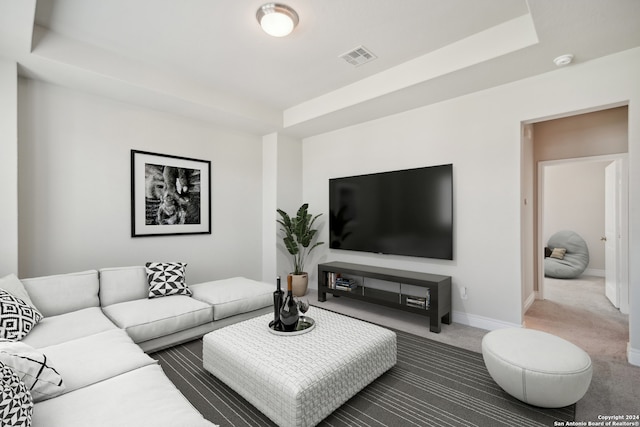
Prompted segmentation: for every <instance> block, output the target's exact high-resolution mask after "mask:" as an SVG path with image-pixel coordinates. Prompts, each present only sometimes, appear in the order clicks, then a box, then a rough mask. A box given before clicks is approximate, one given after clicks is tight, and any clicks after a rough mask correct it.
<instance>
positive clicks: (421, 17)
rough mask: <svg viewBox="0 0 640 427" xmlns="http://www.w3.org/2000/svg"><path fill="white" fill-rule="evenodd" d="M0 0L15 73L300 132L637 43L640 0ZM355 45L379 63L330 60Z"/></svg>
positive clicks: (0, 29) (3, 36) (4, 48)
mask: <svg viewBox="0 0 640 427" xmlns="http://www.w3.org/2000/svg"><path fill="white" fill-rule="evenodd" d="M285 2H286V4H288V5H289V6H291V7H293V8H294V9H295V10H296V11H297V12H298V14H299V16H300V24H299V25H298V27H297V28H296V29H295V31H294V32H293V33H292V34H291V35H290V36H289V37H286V38H273V37H270V36H268V35H266V34H265V33H263V32H262V31H261V30H260V28H259V26H258V23H257V21H256V18H255V13H256V10H257V9H258V7H259V6H260V5H261V4H263V3H264V2H263V1H261V0H244V1H238V0H181V1H176V0H108V1H105V0H48V1H44V0H40V1H37V2H36V0H0V56H4V57H8V58H9V59H13V60H15V61H17V62H18V63H19V64H20V72H21V74H22V75H24V76H27V77H31V78H37V79H43V80H46V81H50V82H53V83H57V84H62V85H65V86H70V87H75V88H78V89H80V90H86V91H89V92H92V93H97V94H100V95H105V96H110V97H113V98H115V99H120V100H123V101H127V102H134V103H137V104H141V105H145V106H149V107H153V108H157V109H160V110H165V111H170V112H172V113H177V114H184V115H187V116H192V117H195V118H198V119H203V120H208V121H212V122H216V123H224V124H226V125H228V126H232V127H238V128H241V129H243V130H247V131H250V132H255V133H258V134H266V133H270V132H274V131H282V132H286V133H291V134H293V135H298V136H305V135H311V134H314V133H319V132H324V131H327V130H331V129H334V128H337V127H341V126H346V125H349V124H353V123H356V122H361V121H363V120H370V119H372V118H376V117H380V116H384V115H387V114H392V113H394V112H399V111H404V110H406V109H409V108H414V107H416V106H419V105H425V104H428V103H432V102H437V101H440V100H443V99H447V98H450V97H454V96H459V95H461V94H464V93H469V92H472V91H476V90H481V89H484V88H487V87H492V86H495V85H499V84H503V83H507V82H510V81H514V80H518V79H521V78H524V77H528V76H532V75H535V74H539V73H544V72H549V71H552V70H554V69H555V65H554V64H553V62H552V60H553V58H555V57H556V56H558V55H561V54H565V53H572V54H574V55H575V64H579V63H581V62H585V61H589V60H592V59H595V58H597V57H601V56H605V55H608V54H612V53H615V52H619V51H622V50H626V49H630V48H633V47H636V46H640V25H639V23H640V0H607V1H604V0H528V1H525V0H483V1H477V0H446V1H443V0H395V1H394V0H316V1H305V0H285ZM360 45H362V46H365V47H366V48H368V49H369V50H371V51H372V52H373V53H374V54H375V55H376V56H377V57H378V59H376V60H374V61H372V62H370V63H367V64H364V65H362V66H360V67H353V66H352V65H350V64H348V63H347V62H345V61H344V60H342V59H340V58H339V56H340V55H341V54H343V53H345V52H347V51H349V50H351V49H353V48H356V47H358V46H360Z"/></svg>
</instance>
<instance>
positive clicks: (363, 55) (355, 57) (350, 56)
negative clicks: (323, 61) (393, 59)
mask: <svg viewBox="0 0 640 427" xmlns="http://www.w3.org/2000/svg"><path fill="white" fill-rule="evenodd" d="M340 58H342V59H344V60H345V61H347V62H348V63H349V64H351V65H353V66H354V67H359V66H360V65H362V64H366V63H367V62H370V61H373V60H374V59H376V58H377V56H375V55H374V54H373V53H371V51H370V50H368V49H367V48H366V47H364V46H358V47H357V48H355V49H353V50H350V51H349V52H347V53H343V54H342V55H340Z"/></svg>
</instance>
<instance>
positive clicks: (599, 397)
mask: <svg viewBox="0 0 640 427" xmlns="http://www.w3.org/2000/svg"><path fill="white" fill-rule="evenodd" d="M544 286H545V299H544V300H536V301H535V302H534V303H533V305H532V306H531V307H530V308H529V310H528V311H527V312H526V313H525V318H524V322H525V327H527V328H531V329H538V330H542V331H545V332H549V333H552V334H554V335H557V336H560V337H562V338H564V339H566V340H568V341H571V342H572V343H574V344H576V345H577V346H579V347H581V348H583V349H584V350H585V351H586V352H587V353H588V354H589V356H591V361H592V363H593V379H592V381H591V386H590V387H589V390H588V391H587V394H586V395H585V397H584V398H583V399H582V400H580V402H578V405H577V407H576V420H578V421H580V420H582V421H597V420H598V418H597V417H598V416H599V415H615V414H620V415H640V399H638V396H639V395H640V367H637V366H633V365H630V364H629V363H628V362H627V343H628V341H629V316H628V315H624V314H622V313H620V311H619V310H618V309H616V308H615V307H614V306H613V305H612V304H611V303H610V302H609V300H608V299H607V297H606V296H605V294H604V278H602V277H593V276H582V277H580V278H578V279H572V280H560V279H551V278H546V279H545V284H544Z"/></svg>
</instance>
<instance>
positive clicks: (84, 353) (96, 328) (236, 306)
mask: <svg viewBox="0 0 640 427" xmlns="http://www.w3.org/2000/svg"><path fill="white" fill-rule="evenodd" d="M14 277H15V276H14ZM2 280H4V279H0V288H1V287H2V283H3V282H2ZM16 280H17V279H16ZM20 282H21V283H22V285H23V286H24V289H26V291H27V293H28V296H29V297H30V299H31V303H32V304H33V306H35V307H36V308H37V309H38V310H39V311H40V312H41V314H42V315H43V316H44V317H43V318H42V320H40V321H39V323H38V324H36V325H35V327H33V329H32V330H31V331H30V332H29V333H28V334H27V335H26V336H25V337H24V338H23V339H22V341H21V342H22V343H24V344H27V345H29V346H31V347H33V348H34V349H36V350H37V351H38V352H41V353H42V354H44V355H45V356H46V358H47V363H48V364H49V366H51V367H52V368H54V369H55V370H56V371H57V372H58V373H59V374H60V377H62V381H63V387H64V391H63V393H62V394H59V395H57V396H55V397H52V398H49V399H46V400H41V401H38V402H36V403H35V405H34V408H33V415H32V424H31V425H32V426H33V427H58V426H59V427H74V426H78V427H79V426H82V427H86V426H92V427H95V426H104V427H107V426H131V427H134V426H135V427H145V426H149V427H152V426H153V427H163V426H166V427H180V426H185V427H199V426H211V425H213V424H212V423H210V422H209V421H207V420H205V419H204V418H203V417H202V416H201V414H200V413H198V412H197V411H196V410H195V409H194V408H193V407H192V406H191V404H190V403H189V402H188V401H187V400H186V399H185V398H184V397H183V396H182V394H181V393H180V392H179V391H178V390H177V389H176V388H175V386H174V385H173V384H172V383H171V381H170V380H169V379H168V378H167V377H166V376H165V375H164V373H163V371H162V368H161V367H160V366H159V365H158V364H157V362H156V361H155V360H154V359H153V358H152V357H150V356H149V355H148V354H147V353H145V351H146V352H151V351H155V350H157V349H160V348H164V347H169V346H172V345H175V344H178V343H180V342H183V341H187V340H190V339H194V338H196V337H199V336H202V335H203V334H205V333H207V332H209V331H211V330H214V329H217V328H219V327H222V326H225V325H228V324H231V323H234V322H237V321H240V320H243V319H246V318H250V317H253V316H257V315H261V314H264V313H267V312H271V310H272V308H271V307H272V301H273V300H272V295H273V293H272V292H273V290H274V289H273V288H274V287H272V286H271V285H270V284H267V283H263V282H257V281H254V280H250V279H246V278H233V279H226V280H219V281H212V282H207V283H201V284H196V285H189V288H190V289H191V290H192V293H193V295H192V296H191V297H189V296H184V295H172V296H166V297H162V298H152V299H150V298H148V284H147V280H146V272H145V267H123V268H105V269H102V270H99V271H96V270H91V271H85V272H79V273H71V274H63V275H55V276H47V277H39V278H32V279H22V280H21V281H20ZM3 344H4V343H0V351H2V345H3Z"/></svg>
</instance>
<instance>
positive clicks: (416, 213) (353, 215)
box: [329, 164, 453, 260]
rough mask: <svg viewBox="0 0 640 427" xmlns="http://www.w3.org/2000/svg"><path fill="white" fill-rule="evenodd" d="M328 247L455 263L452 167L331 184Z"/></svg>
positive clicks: (424, 168) (360, 176)
mask: <svg viewBox="0 0 640 427" xmlns="http://www.w3.org/2000/svg"><path fill="white" fill-rule="evenodd" d="M329 231H330V247H331V248H332V249H344V250H350V251H362V252H375V253H382V254H394V255H407V256H415V257H424V258H436V259H449V260H451V259H453V165H451V164H447V165H438V166H429V167H423V168H416V169H406V170H398V171H392V172H382V173H374V174H368V175H358V176H349V177H343V178H333V179H330V180H329Z"/></svg>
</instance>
